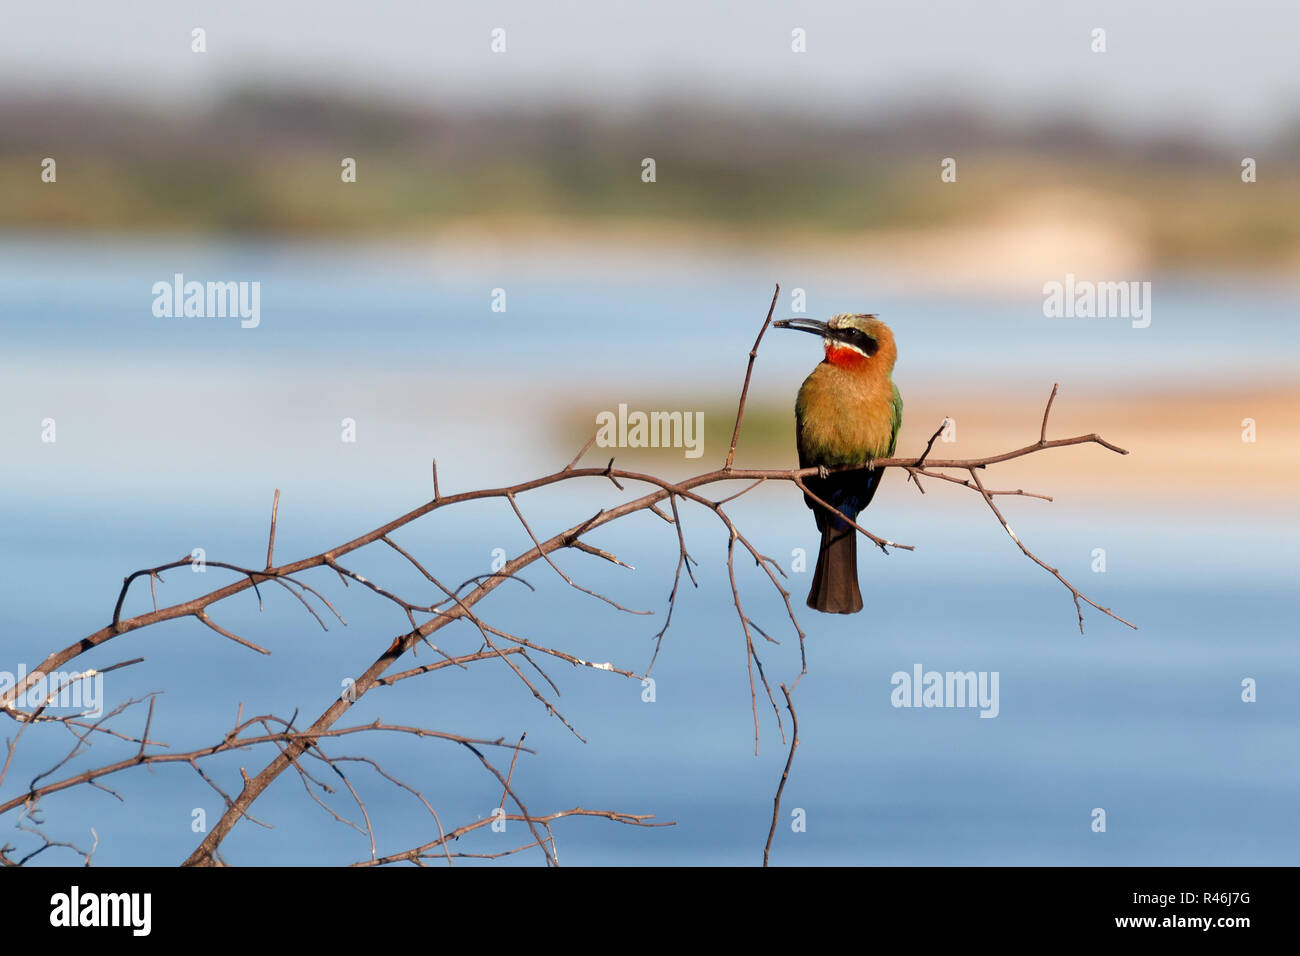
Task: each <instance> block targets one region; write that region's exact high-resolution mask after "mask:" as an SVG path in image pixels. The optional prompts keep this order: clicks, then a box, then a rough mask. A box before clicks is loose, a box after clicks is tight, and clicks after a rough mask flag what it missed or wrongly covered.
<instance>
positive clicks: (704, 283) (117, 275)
mask: <svg viewBox="0 0 1300 956" xmlns="http://www.w3.org/2000/svg"><path fill="white" fill-rule="evenodd" d="M647 256H648V258H649V259H650V260H651V261H653V255H651V254H647ZM663 271H664V273H665V275H663V276H662V277H659V276H658V275H656V274H651V273H653V270H652V269H651V268H649V267H645V266H643V267H642V268H641V269H640V270H638V271H635V272H628V273H627V274H618V273H617V270H615V271H614V273H613V274H610V272H608V271H607V272H598V271H596V270H594V269H592V268H591V267H588V266H585V265H584V264H583V263H581V262H572V263H569V264H568V265H567V268H566V267H565V265H563V264H561V265H560V266H558V267H556V268H551V269H538V268H537V267H536V265H535V264H533V263H531V262H529V261H527V260H526V259H519V258H512V257H510V256H509V255H506V254H498V255H496V256H491V255H489V256H486V257H485V261H483V262H479V261H477V260H475V259H472V258H468V259H459V258H449V257H448V256H447V255H446V253H445V252H434V251H425V252H420V251H418V250H413V249H412V248H411V247H409V246H382V245H380V246H376V245H374V244H368V243H356V244H351V243H346V242H336V243H329V244H316V245H312V246H300V245H291V244H283V243H276V242H271V241H241V242H238V243H233V242H214V241H207V240H198V239H184V238H178V239H173V240H169V241H165V242H164V241H158V240H156V239H133V238H124V237H120V236H116V235H105V236H103V237H100V238H84V237H64V236H60V235H49V236H44V237H33V236H30V235H26V234H22V235H7V236H6V235H0V283H2V284H3V288H4V295H3V301H2V302H0V307H2V308H3V310H4V314H3V325H4V336H5V342H6V346H7V347H8V348H9V349H11V350H13V351H14V352H16V353H19V354H26V353H29V352H30V351H33V350H34V351H36V352H42V351H45V350H50V349H58V350H61V351H63V352H65V353H69V354H77V353H85V352H90V353H95V354H98V353H100V352H101V351H103V350H108V351H109V352H113V353H116V354H118V355H120V356H122V358H123V360H124V361H126V362H128V363H129V362H130V360H131V357H132V356H136V357H138V356H140V355H142V354H150V353H162V354H167V353H178V354H181V355H186V354H188V355H190V356H193V355H195V354H196V353H197V352H199V351H202V353H203V356H204V360H205V361H206V362H209V363H230V365H231V370H232V372H236V373H237V372H239V371H240V370H242V369H244V368H246V367H247V366H249V365H250V364H251V365H253V366H259V365H269V366H274V365H277V364H280V363H282V362H284V361H285V360H286V358H288V357H292V359H293V361H294V362H296V363H299V364H301V365H305V366H310V365H311V364H313V363H324V364H326V365H329V364H336V363H338V362H339V361H347V362H356V361H372V362H383V363H384V366H385V367H386V368H398V369H400V368H403V367H406V366H415V367H418V368H420V369H422V370H425V371H427V372H429V373H430V374H434V375H437V374H456V373H461V372H464V371H465V370H466V369H467V368H474V367H478V366H479V364H480V363H481V364H484V365H490V367H491V368H492V369H494V370H495V371H496V372H497V373H499V374H504V375H510V374H517V373H519V372H528V371H536V368H537V363H538V362H540V361H542V360H544V359H547V358H561V357H562V359H563V361H564V362H565V363H566V364H568V363H570V362H572V361H573V360H574V359H575V358H580V359H581V361H582V363H583V365H584V368H586V369H590V370H591V371H592V373H593V374H599V371H600V370H605V371H606V372H607V373H609V372H612V371H613V370H614V369H617V368H619V367H620V366H623V365H626V364H631V365H633V366H634V367H635V368H639V369H649V368H653V369H654V370H655V371H656V373H657V374H656V380H658V381H667V382H689V383H692V384H693V385H694V386H695V387H697V388H698V386H699V385H700V382H701V380H702V379H703V380H705V381H707V380H709V379H711V378H713V377H715V376H716V373H717V370H718V367H719V366H718V359H719V357H720V356H727V357H730V356H732V355H734V354H735V352H736V343H737V342H738V341H742V340H743V341H746V342H748V341H751V340H752V336H753V332H754V329H755V325H756V322H757V321H758V319H759V318H760V317H761V316H762V314H763V312H764V311H766V307H767V304H768V301H769V299H770V295H771V288H772V283H773V282H774V281H777V280H780V281H782V282H783V283H784V285H785V295H783V298H782V300H781V302H780V303H778V309H777V311H778V314H779V315H780V314H785V313H786V312H787V311H788V309H789V306H790V300H789V298H788V295H789V293H790V291H791V290H792V289H794V288H795V287H799V288H804V289H805V290H806V293H807V308H808V312H809V314H811V315H814V316H817V315H830V314H833V313H834V312H839V311H872V312H876V313H878V314H880V315H881V316H882V317H883V318H885V319H886V320H887V321H889V322H891V323H893V324H894V328H895V330H896V332H898V333H899V334H900V336H902V337H903V338H905V339H907V340H909V341H910V342H912V343H914V344H915V343H918V342H924V343H926V346H927V351H926V354H925V360H924V362H918V361H915V360H912V361H909V358H910V357H911V356H910V355H909V353H908V351H907V350H904V351H903V354H902V358H901V362H902V363H903V364H901V365H900V371H905V372H906V374H907V375H908V377H909V379H910V380H913V381H927V380H939V381H942V380H946V379H949V378H950V377H951V376H953V375H960V376H963V377H971V376H972V373H974V375H975V376H976V377H978V375H979V374H982V373H983V371H984V370H988V369H990V368H993V367H1006V368H1014V367H1017V366H1018V365H1021V364H1023V363H1025V362H1028V361H1032V360H1041V359H1042V358H1043V357H1044V356H1050V357H1051V358H1052V359H1053V360H1054V361H1060V362H1062V363H1064V364H1066V365H1067V366H1069V367H1073V368H1078V369H1079V370H1081V371H1083V370H1086V372H1087V376H1088V377H1087V381H1089V382H1090V383H1092V384H1095V385H1118V384H1131V383H1132V382H1133V380H1134V378H1135V377H1140V378H1141V380H1142V381H1144V382H1146V383H1148V384H1160V383H1162V382H1169V381H1178V380H1180V379H1183V378H1185V377H1186V376H1187V375H1188V374H1189V373H1190V372H1191V371H1192V370H1194V369H1202V370H1203V369H1205V368H1206V367H1207V366H1210V367H1212V368H1213V369H1214V371H1215V374H1216V376H1227V377H1236V378H1251V377H1258V376H1264V375H1269V374H1276V373H1278V372H1284V373H1286V374H1290V373H1291V372H1292V371H1293V370H1294V364H1295V363H1294V358H1293V356H1294V355H1295V354H1296V352H1297V349H1300V323H1297V322H1296V318H1297V317H1298V316H1300V297H1298V296H1297V294H1296V290H1295V289H1294V288H1293V287H1290V286H1276V285H1274V286H1268V285H1266V284H1263V283H1253V284H1249V285H1247V284H1244V283H1231V284H1224V283H1222V282H1215V281H1213V280H1211V279H1208V278H1198V277H1194V276H1165V277H1155V278H1154V280H1153V290H1152V310H1151V325H1150V326H1149V327H1148V328H1144V329H1135V328H1133V327H1132V325H1131V322H1130V320H1128V319H1124V318H1112V319H1046V318H1044V315H1043V293H1042V288H1041V283H1038V284H1031V285H1027V286H1026V287H1025V288H1023V289H1015V290H1008V291H1007V292H1006V293H1004V294H1002V295H1000V296H992V295H985V296H979V297H972V296H969V295H961V296H957V295H948V294H944V293H936V292H934V291H932V290H930V289H928V288H926V287H925V286H924V285H923V284H922V283H921V282H920V281H917V282H911V281H908V280H901V279H899V278H898V277H897V276H891V275H887V274H884V273H873V272H872V271H871V269H870V266H869V265H864V266H863V267H862V268H861V269H856V270H854V271H853V272H852V273H846V272H842V271H841V272H836V271H833V270H827V271H821V272H817V273H809V274H805V275H798V274H796V275H791V276H784V275H782V276H773V275H770V274H768V271H767V267H766V266H762V267H760V266H746V265H745V264H743V263H740V262H736V261H730V260H721V261H719V260H717V259H713V258H708V257H702V258H700V259H699V260H686V261H678V262H674V263H668V264H665V266H664V267H663ZM175 273H181V274H183V275H184V276H185V278H186V279H187V280H198V281H209V280H213V281H234V280H239V281H258V282H260V283H261V311H262V324H261V325H260V326H259V327H258V328H257V329H255V330H251V329H249V330H242V329H240V328H239V323H238V321H237V320H230V319H158V318H155V317H154V316H153V314H152V312H151V309H150V307H151V304H152V302H153V295H152V293H151V291H150V290H151V288H152V286H153V284H154V283H155V282H158V281H165V282H170V281H171V280H172V277H173V275H174V274H175ZM70 276H71V277H73V278H71V279H70V278H69V277H70ZM1063 278H1064V277H1063V276H1045V277H1044V281H1048V280H1055V281H1060V280H1063ZM1079 278H1080V279H1084V278H1089V277H1085V276H1080V277H1079ZM1093 278H1098V279H1119V278H1124V279H1135V280H1136V279H1147V278H1151V277H1148V276H1132V277H1127V276H1126V277H1117V276H1116V277H1111V276H1106V277H1093ZM497 288H501V289H504V290H505V291H506V293H507V298H506V306H507V311H506V312H505V313H496V312H493V311H492V309H491V306H492V301H493V300H492V291H493V290H494V289H497ZM684 342H686V343H689V347H683V343H684ZM911 354H912V355H914V354H915V350H914V349H913V351H912V353H911ZM629 360H631V362H629ZM806 361H807V356H806V354H804V353H803V352H799V351H797V350H785V351H784V352H782V351H778V350H769V351H768V352H766V353H765V354H764V363H765V365H766V364H768V363H771V364H772V367H774V368H778V369H779V368H783V367H787V366H788V367H789V368H799V367H802V365H803V364H805V363H806ZM727 372H728V376H730V375H731V374H732V369H731V365H730V364H729V365H728V366H727ZM727 388H728V390H729V389H730V388H731V384H730V378H728V379H727Z"/></svg>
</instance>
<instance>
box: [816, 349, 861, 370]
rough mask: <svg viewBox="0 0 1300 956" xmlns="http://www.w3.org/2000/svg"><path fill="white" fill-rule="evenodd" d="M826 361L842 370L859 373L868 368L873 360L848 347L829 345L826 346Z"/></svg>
mask: <svg viewBox="0 0 1300 956" xmlns="http://www.w3.org/2000/svg"><path fill="white" fill-rule="evenodd" d="M826 361H828V362H830V363H831V364H832V365H837V366H839V367H840V368H844V369H851V370H853V371H859V370H861V369H862V368H864V367H865V366H866V364H867V363H868V362H870V361H871V359H869V358H867V356H865V355H863V354H862V353H861V352H859V351H858V350H857V349H852V348H849V347H848V346H846V345H828V346H826Z"/></svg>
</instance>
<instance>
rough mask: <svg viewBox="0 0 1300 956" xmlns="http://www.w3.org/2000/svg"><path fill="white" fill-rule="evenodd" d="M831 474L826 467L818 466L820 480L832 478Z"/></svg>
mask: <svg viewBox="0 0 1300 956" xmlns="http://www.w3.org/2000/svg"><path fill="white" fill-rule="evenodd" d="M830 474H831V473H830V471H828V470H827V468H826V466H825V465H818V466H817V477H818V478H829V477H830Z"/></svg>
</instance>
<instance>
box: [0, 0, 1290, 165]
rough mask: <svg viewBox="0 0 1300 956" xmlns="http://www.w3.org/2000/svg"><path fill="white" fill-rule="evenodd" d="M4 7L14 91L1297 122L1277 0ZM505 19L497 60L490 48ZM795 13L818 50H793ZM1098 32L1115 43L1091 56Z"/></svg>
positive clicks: (1286, 10)
mask: <svg viewBox="0 0 1300 956" xmlns="http://www.w3.org/2000/svg"><path fill="white" fill-rule="evenodd" d="M4 21H5V22H4V32H3V34H0V90H3V92H4V93H5V94H8V95H15V94H16V95H26V94H28V93H30V92H33V91H40V90H46V91H52V90H59V91H69V90H70V91H74V92H78V93H86V94H95V95H108V96H118V97H125V98H129V99H133V100H146V99H148V100H155V101H157V100H161V101H170V102H179V103H181V104H184V103H186V102H203V101H205V100H206V99H208V98H211V97H214V96H218V95H220V94H221V92H222V91H224V90H226V89H228V88H229V87H230V86H231V85H234V84H237V83H274V84H276V85H278V84H280V83H285V84H291V85H294V86H299V87H307V88H319V89H321V90H322V91H328V90H331V89H334V88H338V87H340V86H343V87H350V88H351V89H352V90H353V91H354V92H356V93H359V94H362V95H368V94H380V95H383V96H397V97H402V98H405V99H408V100H412V101H415V102H426V103H447V102H450V103H461V104H466V103H468V104H470V105H473V104H476V103H483V104H493V103H499V102H507V103H514V104H519V103H527V102H534V101H539V100H541V101H561V102H576V103H578V104H582V105H590V106H602V107H605V108H611V109H618V108H621V107H625V106H628V105H632V104H635V103H636V102H638V101H642V100H645V99H652V98H655V97H659V96H665V95H682V94H686V95H689V96H690V97H692V98H697V97H703V98H706V99H709V100H715V101H720V102H721V103H724V104H728V103H741V104H745V105H748V106H751V107H753V108H757V109H761V108H763V107H765V106H766V107H780V108H782V109H795V110H806V111H817V110H825V111H830V112H839V113H849V114H851V115H861V116H864V117H870V116H873V115H876V114H878V113H881V112H890V111H895V110H898V109H900V108H905V107H906V106H907V105H908V104H909V103H912V102H915V101H916V100H918V99H923V100H928V101H930V102H936V101H937V102H938V103H939V104H940V105H942V104H943V101H944V100H951V101H952V102H953V103H954V104H957V105H962V104H973V105H977V106H980V107H982V108H985V109H988V110H992V111H997V112H1001V113H1005V114H1008V115H1009V116H1011V117H1012V118H1018V117H1034V116H1042V115H1045V114H1050V115H1053V116H1056V117H1057V118H1064V119H1066V120H1069V119H1072V118H1077V119H1086V120H1089V121H1091V122H1094V123H1097V122H1100V123H1102V124H1106V123H1112V124H1114V127H1115V128H1116V129H1117V130H1119V131H1123V130H1130V129H1153V128H1155V129H1159V128H1165V127H1176V128H1177V127H1181V128H1184V129H1186V128H1192V129H1198V130H1203V131H1205V132H1206V133H1207V134H1209V135H1211V136H1215V137H1240V138H1242V139H1245V140H1247V141H1249V140H1250V138H1251V137H1258V136H1259V135H1264V134H1267V133H1269V132H1272V131H1274V130H1275V129H1276V128H1277V127H1278V126H1279V124H1281V123H1283V122H1285V121H1287V120H1294V119H1295V118H1296V117H1297V116H1300V72H1298V71H1297V70H1296V67H1295V51H1294V46H1295V41H1296V37H1297V35H1300V6H1297V4H1295V3H1293V2H1286V0H1272V2H1268V0H1165V2H1154V0H1146V2H1132V0H1120V2H1095V3H1081V2H1070V0H1061V2H1044V0H1018V2H1017V0H1001V2H999V0H984V2H965V0H930V2H926V0H893V2H877V3H863V2H856V3H855V2H851V0H822V2H811V3H791V2H779V0H743V2H741V0H722V2H711V3H710V2H699V0H656V2H653V3H651V2H639V3H634V2H619V0H567V2H566V0H552V2H546V0H498V2H475V3H461V2H456V3H449V2H430V0H366V2H345V0H276V2H268V0H199V2H191V3H178V2H176V0H133V2H131V3H130V4H115V3H105V2H103V0H42V2H40V3H17V2H15V3H11V4H8V5H7V9H6V10H5V13H4ZM195 26H201V27H203V28H204V29H206V31H207V43H208V52H207V53H205V54H202V55H197V54H194V53H191V52H190V31H191V29H192V28H193V27H195ZM494 27H502V28H504V29H505V30H506V42H507V52H506V53H505V54H503V55H502V54H496V55H494V54H492V53H491V52H490V51H489V44H490V31H491V30H492V29H493V28H494ZM796 27H800V28H803V29H805V30H806V31H807V47H808V51H807V53H804V54H795V53H792V52H791V49H790V44H791V31H792V30H793V29H794V28H796ZM1094 27H1102V28H1104V29H1105V30H1106V34H1107V36H1106V39H1107V52H1105V53H1101V54H1098V53H1093V52H1092V51H1091V49H1090V44H1091V32H1092V30H1093V28H1094Z"/></svg>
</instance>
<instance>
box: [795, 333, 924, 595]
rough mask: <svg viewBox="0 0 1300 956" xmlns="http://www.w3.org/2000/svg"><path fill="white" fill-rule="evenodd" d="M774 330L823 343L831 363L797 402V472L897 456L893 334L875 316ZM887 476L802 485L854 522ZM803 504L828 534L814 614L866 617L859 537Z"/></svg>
mask: <svg viewBox="0 0 1300 956" xmlns="http://www.w3.org/2000/svg"><path fill="white" fill-rule="evenodd" d="M774 325H775V326H776V328H779V329H795V330H796V331H799V332H812V333H815V334H817V335H820V336H822V342H823V344H824V345H825V347H826V359H825V361H823V362H822V363H821V364H820V365H818V366H817V367H816V368H815V369H813V370H812V374H811V375H809V376H808V378H807V379H805V380H804V383H803V385H802V386H801V387H800V388H799V397H798V398H797V399H796V400H795V405H794V416H795V427H796V441H797V444H798V448H799V467H800V468H809V467H813V466H817V465H821V466H824V467H827V468H830V467H833V466H835V465H857V464H862V463H863V462H867V461H871V460H874V459H878V458H889V457H890V456H891V455H893V453H894V445H895V444H896V442H897V440H898V429H899V426H901V425H902V423H903V399H902V398H901V397H900V396H899V394H898V387H897V386H896V385H894V382H893V379H892V378H891V377H890V375H891V373H892V372H893V370H894V359H895V357H896V356H897V354H898V351H897V349H896V348H895V347H894V334H893V333H892V332H890V331H889V326H887V325H885V323H884V322H881V321H880V320H879V319H878V318H876V317H875V316H874V315H850V314H847V313H844V314H840V315H836V316H834V317H832V318H831V320H830V321H829V322H817V321H815V320H813V319H786V320H783V321H780V322H776V323H774ZM883 474H884V472H883V471H881V470H880V469H866V470H862V471H850V472H842V473H838V474H831V475H826V476H825V477H822V476H811V477H808V478H805V479H804V484H806V485H807V487H808V490H809V491H811V492H812V493H813V494H815V495H816V496H817V497H818V498H821V499H822V500H823V501H825V502H826V503H827V504H830V505H832V506H833V507H835V508H836V510H838V511H839V512H840V513H841V514H843V515H845V516H846V517H848V518H849V519H850V520H853V521H856V520H857V517H858V514H859V513H860V512H861V511H862V509H863V508H865V507H866V506H867V505H868V504H870V503H871V499H872V497H874V496H875V494H876V489H877V488H878V487H879V486H880V479H881V476H882V475H883ZM804 502H805V503H806V504H807V505H808V507H809V508H811V509H812V510H813V516H814V517H815V518H816V519H817V529H818V530H819V531H820V532H821V533H822V542H821V549H820V550H819V551H818V553H817V570H816V571H815V572H814V573H813V580H812V588H811V589H810V590H809V592H808V606H809V607H810V608H813V609H814V610H817V611H825V612H827V613H831V614H853V613H855V612H857V611H860V610H862V593H861V592H860V591H859V590H858V544H857V541H858V538H857V535H858V533H857V531H855V530H854V529H853V527H852V525H850V524H848V522H846V521H843V520H841V519H840V518H838V517H836V516H834V515H832V514H830V513H829V512H828V511H827V510H826V509H825V508H823V507H822V506H821V505H819V504H817V503H816V502H815V501H813V500H812V498H810V497H808V496H807V495H804Z"/></svg>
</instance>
